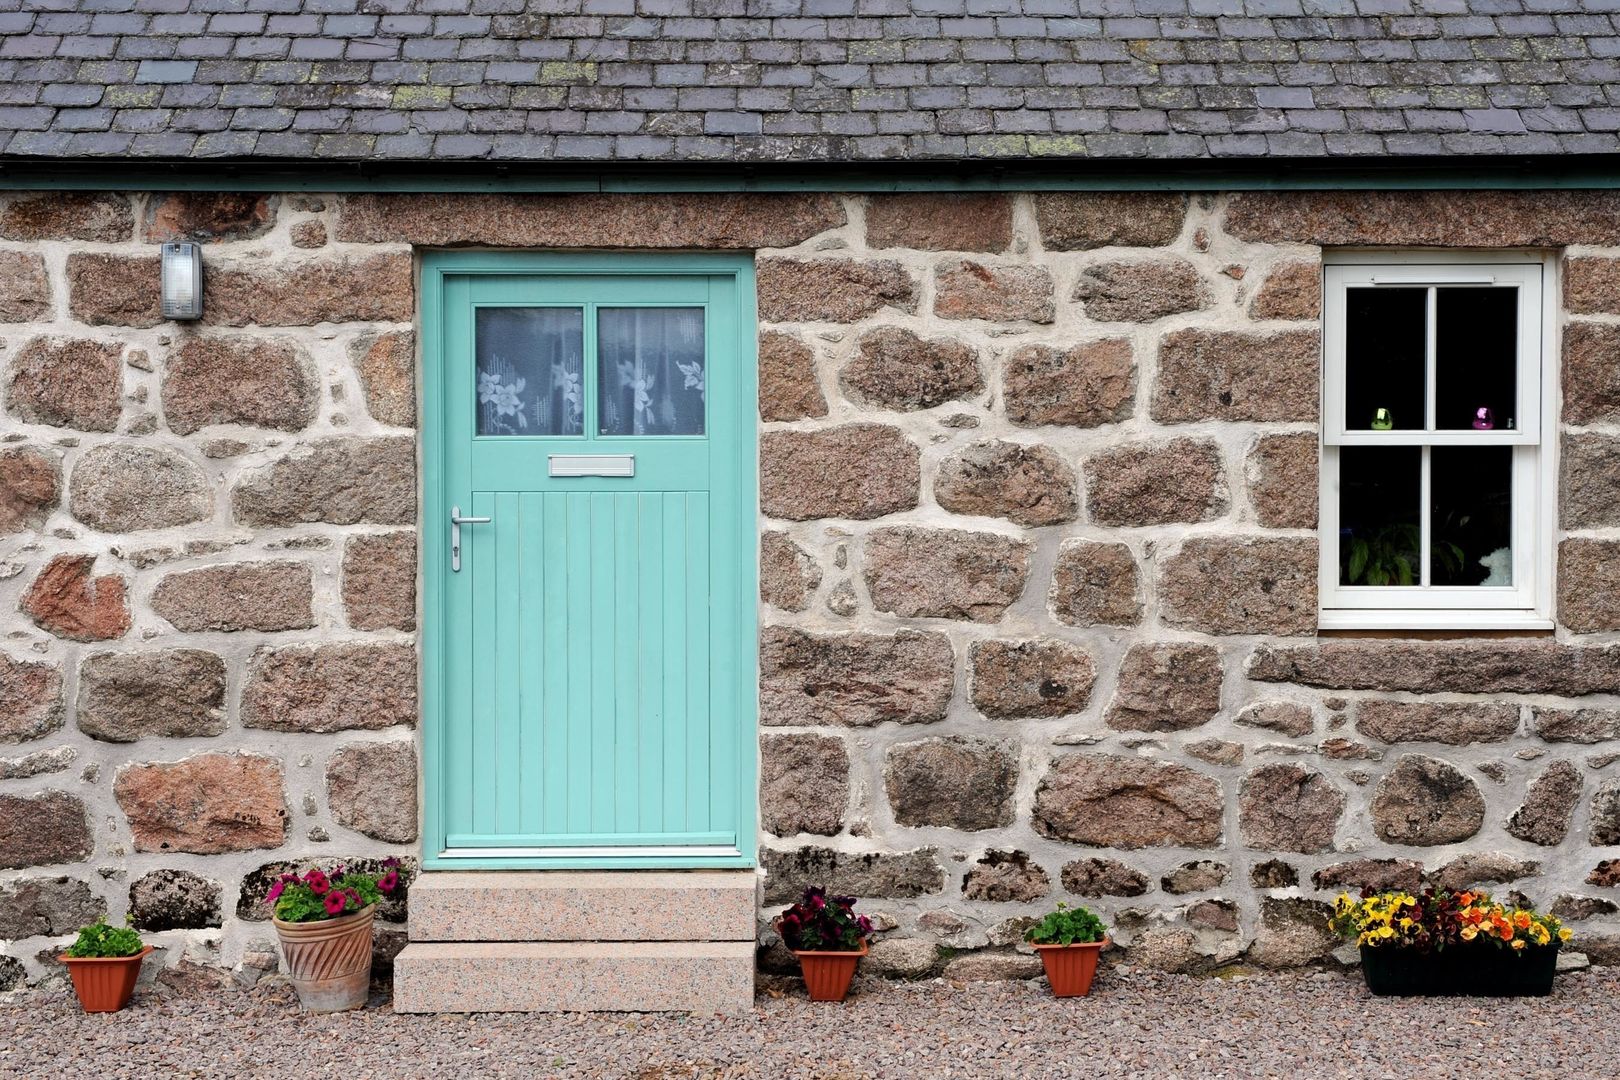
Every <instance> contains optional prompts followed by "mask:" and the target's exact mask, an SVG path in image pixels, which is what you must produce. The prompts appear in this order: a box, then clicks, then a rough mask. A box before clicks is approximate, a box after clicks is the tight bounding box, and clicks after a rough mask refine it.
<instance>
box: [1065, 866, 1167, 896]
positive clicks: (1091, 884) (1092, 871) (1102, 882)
mask: <svg viewBox="0 0 1620 1080" xmlns="http://www.w3.org/2000/svg"><path fill="white" fill-rule="evenodd" d="M1060 880H1061V881H1062V882H1063V888H1064V889H1066V890H1067V891H1069V892H1071V893H1073V894H1074V895H1076V896H1141V895H1142V894H1143V893H1145V892H1147V891H1148V889H1150V888H1152V882H1151V881H1149V880H1148V876H1147V875H1146V874H1144V873H1142V872H1141V871H1140V870H1133V869H1132V868H1130V867H1129V866H1126V865H1125V864H1124V863H1122V862H1118V861H1116V860H1114V859H1076V860H1075V861H1073V862H1069V863H1064V864H1063V871H1062V874H1061V875H1060Z"/></svg>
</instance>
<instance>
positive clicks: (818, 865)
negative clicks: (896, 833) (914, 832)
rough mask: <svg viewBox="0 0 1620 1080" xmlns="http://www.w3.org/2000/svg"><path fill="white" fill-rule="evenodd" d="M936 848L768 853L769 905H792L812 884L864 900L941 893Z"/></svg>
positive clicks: (763, 855) (762, 858) (941, 875)
mask: <svg viewBox="0 0 1620 1080" xmlns="http://www.w3.org/2000/svg"><path fill="white" fill-rule="evenodd" d="M936 855H937V853H936V852H935V851H934V849H932V848H922V849H919V850H916V851H899V852H879V851H867V852H846V851H834V850H833V849H832V848H826V847H801V848H793V849H790V850H786V851H783V850H779V849H777V848H763V849H762V850H761V851H760V861H761V863H762V864H763V865H764V867H765V902H766V903H767V904H787V903H792V902H794V901H796V900H798V899H799V897H800V896H801V895H802V894H803V893H804V889H805V886H807V885H824V886H826V888H827V891H828V892H829V893H835V894H840V895H847V896H859V897H861V898H862V899H863V900H864V899H880V900H909V899H914V898H916V897H919V896H927V895H930V894H933V893H937V892H941V891H943V890H944V888H945V868H944V867H943V866H941V865H940V864H939V860H938V858H937V857H936Z"/></svg>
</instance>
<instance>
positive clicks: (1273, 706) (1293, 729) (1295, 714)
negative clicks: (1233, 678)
mask: <svg viewBox="0 0 1620 1080" xmlns="http://www.w3.org/2000/svg"><path fill="white" fill-rule="evenodd" d="M1234 722H1235V723H1238V724H1241V725H1243V726H1244V727H1252V728H1264V729H1265V730H1267V731H1275V732H1277V733H1278V734H1281V735H1288V736H1291V737H1293V738H1296V739H1297V738H1299V737H1300V736H1301V735H1309V734H1310V733H1311V732H1313V731H1315V730H1316V721H1315V719H1314V718H1313V717H1312V716H1311V710H1310V707H1309V706H1307V705H1300V704H1298V703H1296V702H1292V701H1259V702H1256V703H1255V704H1253V705H1249V706H1247V707H1246V708H1244V710H1243V711H1242V712H1240V713H1238V714H1237V718H1236V720H1235V721H1234Z"/></svg>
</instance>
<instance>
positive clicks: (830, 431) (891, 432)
mask: <svg viewBox="0 0 1620 1080" xmlns="http://www.w3.org/2000/svg"><path fill="white" fill-rule="evenodd" d="M919 458H920V452H919V451H918V449H917V445H916V444H915V443H913V442H912V441H911V440H910V439H908V438H906V437H905V435H903V434H902V433H901V432H900V430H899V429H898V428H892V427H888V426H886V425H883V424H845V425H843V426H841V427H834V428H826V429H824V430H821V431H767V432H765V433H764V434H763V435H761V436H760V469H759V500H760V509H761V511H762V512H763V513H764V514H765V516H766V517H773V518H783V519H786V520H789V521H808V520H810V519H812V518H854V519H857V520H862V521H864V520H868V519H871V518H877V517H883V516H884V515H885V514H893V513H896V512H898V511H901V510H910V509H912V508H913V507H915V506H916V505H917V500H918V493H919V487H920V484H921V477H922V473H921V468H920V466H919V464H918V462H919Z"/></svg>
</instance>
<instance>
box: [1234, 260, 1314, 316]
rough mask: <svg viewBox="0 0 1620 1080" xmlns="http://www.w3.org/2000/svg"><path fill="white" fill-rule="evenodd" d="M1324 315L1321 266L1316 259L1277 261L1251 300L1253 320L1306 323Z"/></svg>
mask: <svg viewBox="0 0 1620 1080" xmlns="http://www.w3.org/2000/svg"><path fill="white" fill-rule="evenodd" d="M1321 314H1322V266H1321V264H1320V263H1314V262H1298V261H1289V262H1283V263H1279V264H1277V266H1275V267H1274V268H1273V269H1272V271H1271V273H1269V274H1267V275H1266V279H1265V280H1264V281H1263V282H1261V283H1260V288H1259V290H1257V291H1256V292H1255V294H1254V299H1253V300H1251V301H1250V302H1249V317H1250V318H1251V319H1286V320H1289V321H1296V322H1303V321H1305V320H1307V319H1312V320H1314V319H1317V318H1320V317H1321Z"/></svg>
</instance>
